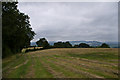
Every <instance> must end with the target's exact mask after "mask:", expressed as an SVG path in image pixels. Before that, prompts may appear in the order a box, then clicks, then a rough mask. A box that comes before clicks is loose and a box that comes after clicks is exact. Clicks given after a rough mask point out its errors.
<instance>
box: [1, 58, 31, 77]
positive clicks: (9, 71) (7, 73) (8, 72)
mask: <svg viewBox="0 0 120 80" xmlns="http://www.w3.org/2000/svg"><path fill="white" fill-rule="evenodd" d="M28 61H29V60H26V61H25V62H24V63H22V64H19V65H17V66H15V67H13V68H11V69H9V70H8V71H7V72H5V73H3V75H4V76H7V75H9V74H10V73H11V72H12V71H13V70H15V69H17V68H19V67H21V66H23V65H25V64H27V63H28Z"/></svg>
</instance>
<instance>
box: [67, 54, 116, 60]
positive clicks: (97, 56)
mask: <svg viewBox="0 0 120 80" xmlns="http://www.w3.org/2000/svg"><path fill="white" fill-rule="evenodd" d="M68 55H69V56H71V57H78V58H86V59H92V60H110V59H118V55H115V54H114V53H111V52H92V53H90V52H89V53H86V54H76V53H69V54H68Z"/></svg>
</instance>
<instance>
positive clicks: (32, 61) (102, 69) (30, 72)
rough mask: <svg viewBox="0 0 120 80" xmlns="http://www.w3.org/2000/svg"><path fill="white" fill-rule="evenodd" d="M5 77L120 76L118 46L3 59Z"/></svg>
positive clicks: (22, 54)
mask: <svg viewBox="0 0 120 80" xmlns="http://www.w3.org/2000/svg"><path fill="white" fill-rule="evenodd" d="M2 70H3V72H2V73H3V78H118V49H117V48H56V49H46V50H39V51H33V52H28V53H20V54H16V55H13V56H11V57H8V58H5V59H3V63H2Z"/></svg>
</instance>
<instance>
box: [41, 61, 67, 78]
mask: <svg viewBox="0 0 120 80" xmlns="http://www.w3.org/2000/svg"><path fill="white" fill-rule="evenodd" d="M41 63H42V64H43V66H44V67H45V68H46V69H47V70H48V71H49V72H50V73H51V74H52V75H53V76H54V78H64V77H65V76H64V75H63V74H62V73H61V72H56V71H55V70H54V69H52V67H50V65H48V64H46V63H45V62H44V61H43V60H41Z"/></svg>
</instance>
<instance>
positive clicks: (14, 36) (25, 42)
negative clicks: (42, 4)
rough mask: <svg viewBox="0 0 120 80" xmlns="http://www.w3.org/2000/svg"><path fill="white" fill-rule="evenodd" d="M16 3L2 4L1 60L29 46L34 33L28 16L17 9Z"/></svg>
mask: <svg viewBox="0 0 120 80" xmlns="http://www.w3.org/2000/svg"><path fill="white" fill-rule="evenodd" d="M17 4H18V2H2V53H3V54H2V58H4V57H7V56H9V55H12V54H16V53H19V52H21V50H22V49H23V48H25V47H28V46H30V41H31V40H32V39H33V36H34V35H35V32H34V31H32V28H31V27H30V26H31V25H30V22H29V19H30V17H29V16H28V15H25V14H24V13H21V12H20V11H19V10H18V9H17Z"/></svg>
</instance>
